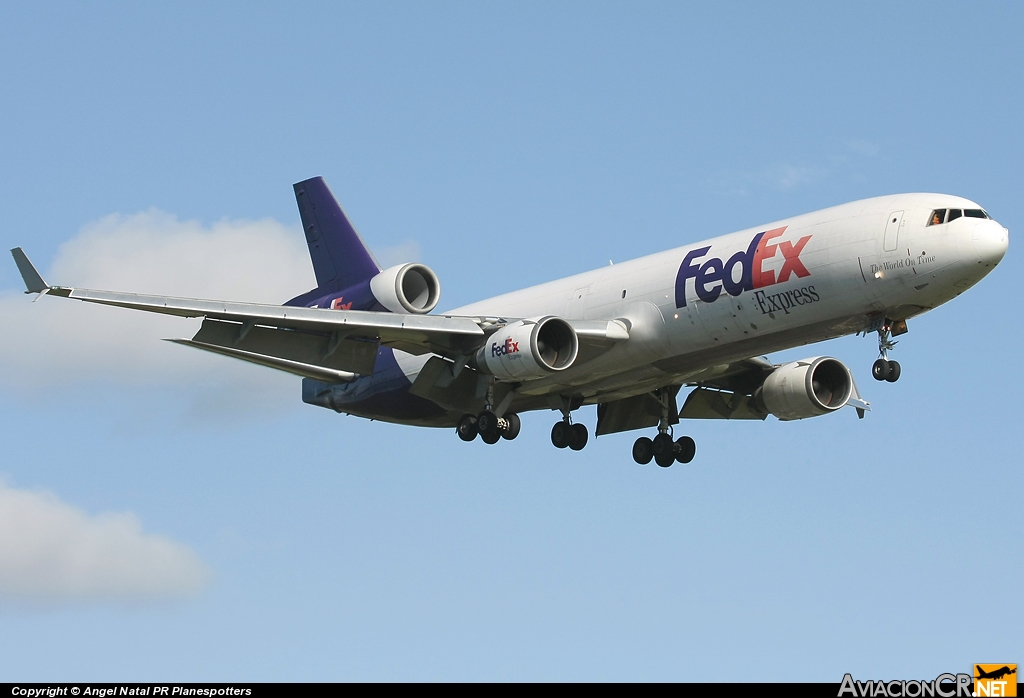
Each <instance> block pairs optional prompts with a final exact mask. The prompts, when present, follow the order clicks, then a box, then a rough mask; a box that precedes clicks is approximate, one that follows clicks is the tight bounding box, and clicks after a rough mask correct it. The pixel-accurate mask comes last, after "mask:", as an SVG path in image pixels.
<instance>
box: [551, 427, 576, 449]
mask: <svg viewBox="0 0 1024 698" xmlns="http://www.w3.org/2000/svg"><path fill="white" fill-rule="evenodd" d="M571 439H572V425H571V424H569V423H568V422H555V426H553V427H551V443H552V444H553V445H554V447H555V448H565V447H566V446H568V445H569V441H570V440H571Z"/></svg>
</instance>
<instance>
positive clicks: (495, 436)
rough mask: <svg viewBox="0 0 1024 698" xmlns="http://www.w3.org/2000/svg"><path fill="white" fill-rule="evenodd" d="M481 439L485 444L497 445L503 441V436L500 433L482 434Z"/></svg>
mask: <svg viewBox="0 0 1024 698" xmlns="http://www.w3.org/2000/svg"><path fill="white" fill-rule="evenodd" d="M480 438H481V439H483V442H484V443H485V444H496V443H498V440H499V439H501V434H499V433H498V432H496V431H495V432H488V433H486V434H480Z"/></svg>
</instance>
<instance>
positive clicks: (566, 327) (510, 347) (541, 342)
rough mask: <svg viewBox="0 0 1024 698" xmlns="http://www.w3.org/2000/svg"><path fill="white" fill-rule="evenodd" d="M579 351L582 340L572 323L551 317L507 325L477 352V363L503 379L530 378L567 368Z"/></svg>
mask: <svg viewBox="0 0 1024 698" xmlns="http://www.w3.org/2000/svg"><path fill="white" fill-rule="evenodd" d="M578 352H579V340H578V339H577V337H576V331H575V330H573V328H572V325H570V324H569V323H568V322H566V321H565V320H563V319H561V318H557V317H553V316H547V317H540V318H530V319H527V320H518V321H516V322H513V323H510V324H508V325H505V326H504V327H503V328H501V329H500V330H498V331H497V332H495V333H494V334H492V335H491V336H490V337H489V338H488V341H487V343H486V344H485V345H484V346H483V347H481V348H480V350H479V351H477V353H476V355H475V356H474V357H473V363H474V365H475V367H476V368H477V369H478V370H480V371H481V372H483V373H487V374H490V375H492V376H494V377H496V378H498V379H500V380H527V379H530V378H540V377H542V376H545V375H547V374H549V373H551V372H553V371H564V370H565V369H567V368H569V367H570V366H572V364H573V362H574V361H575V360H576V354H577V353H578Z"/></svg>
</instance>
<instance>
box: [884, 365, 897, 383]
mask: <svg viewBox="0 0 1024 698" xmlns="http://www.w3.org/2000/svg"><path fill="white" fill-rule="evenodd" d="M899 379H900V364H899V362H898V361H890V362H889V375H888V376H886V377H885V380H887V381H889V382H890V383H895V382H896V381H898V380H899Z"/></svg>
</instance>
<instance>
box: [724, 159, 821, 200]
mask: <svg viewBox="0 0 1024 698" xmlns="http://www.w3.org/2000/svg"><path fill="white" fill-rule="evenodd" d="M828 175H829V171H828V170H827V169H825V168H822V167H814V166H811V165H792V164H789V163H783V164H779V165H772V166H769V167H765V168H762V169H760V170H748V171H745V172H743V171H741V172H721V173H719V174H718V175H717V176H716V177H715V178H714V179H713V180H712V182H711V184H712V185H713V186H715V187H716V188H718V189H720V190H721V191H723V192H724V193H728V194H731V195H737V196H748V195H750V194H751V193H753V192H755V191H761V190H765V189H774V190H776V191H789V190H792V189H796V188H798V187H802V186H805V185H807V184H813V183H815V182H818V181H820V180H822V179H825V178H826V177H828Z"/></svg>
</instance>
